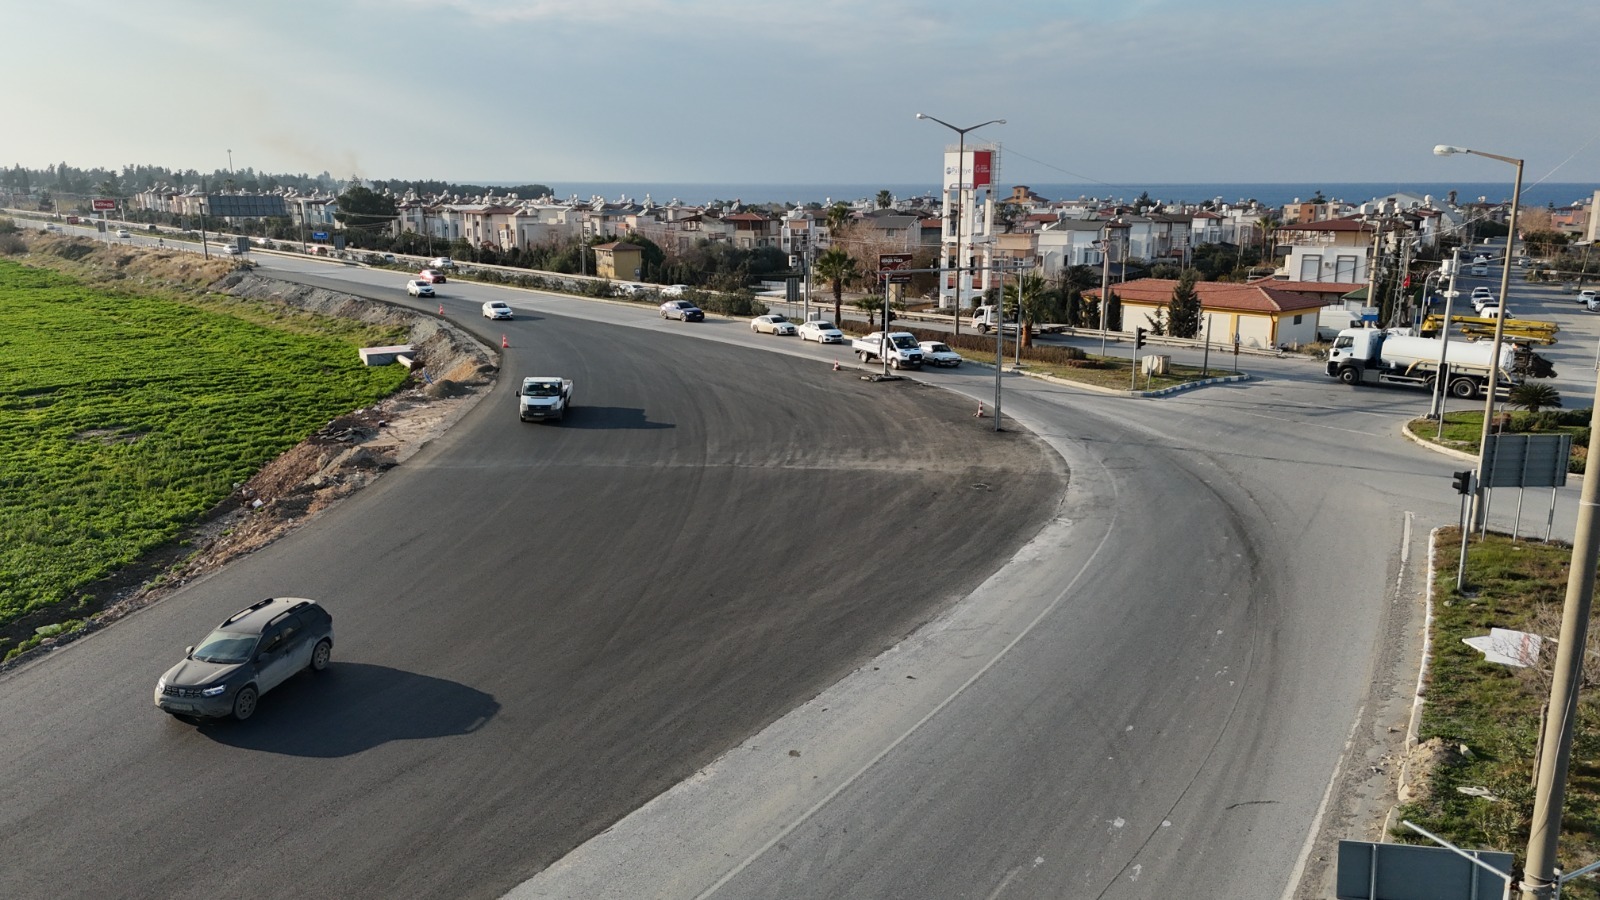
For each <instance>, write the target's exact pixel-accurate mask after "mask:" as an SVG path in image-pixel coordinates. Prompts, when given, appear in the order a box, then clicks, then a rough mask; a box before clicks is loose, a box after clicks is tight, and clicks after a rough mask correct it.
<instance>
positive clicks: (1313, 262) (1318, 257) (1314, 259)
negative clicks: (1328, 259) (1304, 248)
mask: <svg viewBox="0 0 1600 900" xmlns="http://www.w3.org/2000/svg"><path fill="white" fill-rule="evenodd" d="M1300 280H1301V281H1321V280H1322V254H1320V253H1318V254H1314V255H1313V254H1310V253H1307V254H1306V255H1305V256H1302V257H1300Z"/></svg>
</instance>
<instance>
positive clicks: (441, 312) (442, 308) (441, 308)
mask: <svg viewBox="0 0 1600 900" xmlns="http://www.w3.org/2000/svg"><path fill="white" fill-rule="evenodd" d="M439 315H441V316H442V315H444V304H443V303H441V304H439Z"/></svg>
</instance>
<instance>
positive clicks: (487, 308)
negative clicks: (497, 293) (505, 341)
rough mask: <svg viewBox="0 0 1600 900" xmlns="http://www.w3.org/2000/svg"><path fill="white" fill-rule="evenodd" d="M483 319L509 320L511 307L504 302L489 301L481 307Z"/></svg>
mask: <svg viewBox="0 0 1600 900" xmlns="http://www.w3.org/2000/svg"><path fill="white" fill-rule="evenodd" d="M483 317H484V318H485V319H509V318H511V307H510V306H509V305H507V303H506V302H505V301H504V300H490V301H489V302H488V303H485V304H484V305H483Z"/></svg>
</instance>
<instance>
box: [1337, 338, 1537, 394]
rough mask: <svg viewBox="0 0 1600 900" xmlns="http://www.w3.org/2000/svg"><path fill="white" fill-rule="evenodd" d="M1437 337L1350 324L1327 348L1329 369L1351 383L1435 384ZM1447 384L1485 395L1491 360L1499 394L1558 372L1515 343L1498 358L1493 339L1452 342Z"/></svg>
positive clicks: (1504, 346) (1505, 347)
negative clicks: (1528, 379) (1526, 380)
mask: <svg viewBox="0 0 1600 900" xmlns="http://www.w3.org/2000/svg"><path fill="white" fill-rule="evenodd" d="M1443 343H1444V341H1442V340H1440V339H1439V338H1429V337H1414V336H1412V335H1407V334H1399V333H1396V332H1393V331H1387V330H1384V329H1379V328H1346V329H1344V330H1343V331H1340V332H1339V334H1338V336H1337V337H1335V338H1334V340H1333V347H1332V349H1330V350H1329V351H1328V365H1327V372H1328V375H1329V376H1330V377H1332V378H1337V379H1339V380H1340V381H1342V382H1344V383H1345V384H1348V385H1359V384H1404V385H1413V386H1416V387H1425V388H1428V389H1430V390H1431V389H1432V388H1433V386H1434V382H1435V380H1436V379H1437V378H1438V375H1439V352H1440V350H1441V349H1442V344H1443ZM1449 345H1450V346H1449V350H1448V351H1447V352H1446V354H1445V364H1446V366H1447V367H1448V369H1449V375H1448V378H1449V381H1448V382H1447V383H1446V388H1447V389H1448V390H1449V392H1450V396H1452V397H1463V398H1466V397H1481V396H1483V391H1484V388H1485V387H1487V385H1488V380H1489V372H1490V368H1491V365H1496V364H1497V366H1498V369H1499V373H1498V374H1497V375H1496V376H1495V388H1496V390H1495V393H1497V394H1501V393H1506V392H1509V391H1510V390H1511V388H1512V387H1513V386H1515V385H1517V384H1521V383H1522V381H1523V379H1524V377H1525V376H1528V375H1532V376H1533V377H1549V376H1553V375H1554V374H1555V370H1554V369H1553V368H1551V366H1550V364H1549V362H1548V361H1546V360H1544V359H1543V358H1542V357H1539V356H1538V355H1537V354H1534V353H1533V352H1531V351H1529V350H1526V349H1519V348H1518V347H1516V346H1514V345H1513V344H1511V343H1503V344H1501V346H1500V356H1499V359H1498V360H1495V357H1494V345H1493V344H1492V343H1491V342H1489V341H1471V342H1468V341H1459V340H1452V341H1449Z"/></svg>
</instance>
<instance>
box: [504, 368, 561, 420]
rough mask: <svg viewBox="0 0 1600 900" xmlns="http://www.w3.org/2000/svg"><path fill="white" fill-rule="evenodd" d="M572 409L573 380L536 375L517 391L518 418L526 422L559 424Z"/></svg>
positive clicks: (523, 380)
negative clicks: (552, 422) (553, 422)
mask: <svg viewBox="0 0 1600 900" xmlns="http://www.w3.org/2000/svg"><path fill="white" fill-rule="evenodd" d="M571 408H572V379H570V378H556V377H554V376H550V375H534V376H531V377H528V378H524V379H522V387H520V388H518V389H517V416H518V418H520V419H522V421H524V422H549V421H555V422H559V421H561V420H562V419H564V418H566V415H567V410H569V409H571Z"/></svg>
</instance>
